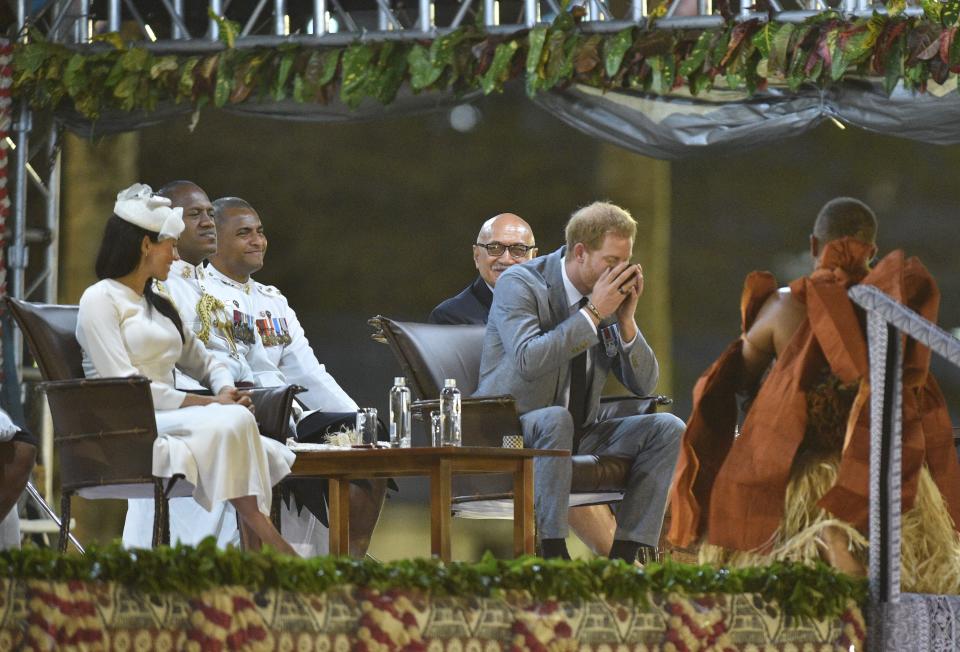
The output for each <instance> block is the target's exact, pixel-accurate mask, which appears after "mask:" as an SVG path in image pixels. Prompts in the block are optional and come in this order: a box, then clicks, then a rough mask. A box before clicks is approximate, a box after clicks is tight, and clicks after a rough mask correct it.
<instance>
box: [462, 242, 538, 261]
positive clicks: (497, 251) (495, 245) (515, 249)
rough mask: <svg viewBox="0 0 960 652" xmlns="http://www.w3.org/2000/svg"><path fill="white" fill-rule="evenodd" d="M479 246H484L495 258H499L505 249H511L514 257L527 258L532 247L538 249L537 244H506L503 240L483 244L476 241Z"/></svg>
mask: <svg viewBox="0 0 960 652" xmlns="http://www.w3.org/2000/svg"><path fill="white" fill-rule="evenodd" d="M474 244H475V245H476V246H478V247H483V248H484V249H486V250H487V255H488V256H492V257H493V258H499V257H500V256H502V255H503V252H504V251H509V252H510V256H511V257H512V258H517V259H520V258H526V257H527V254H528V253H530V250H531V249H536V248H537V246H536V245H523V244H512V245H505V244H503V243H502V242H491V243H489V244H482V243H479V242H475V243H474Z"/></svg>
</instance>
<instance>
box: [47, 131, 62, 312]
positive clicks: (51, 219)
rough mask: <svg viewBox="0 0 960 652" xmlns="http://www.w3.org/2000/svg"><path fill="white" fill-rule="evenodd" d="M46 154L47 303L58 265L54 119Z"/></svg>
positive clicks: (55, 284)
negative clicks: (47, 163)
mask: <svg viewBox="0 0 960 652" xmlns="http://www.w3.org/2000/svg"><path fill="white" fill-rule="evenodd" d="M47 156H48V159H47V160H48V161H49V162H50V174H49V177H48V179H47V214H46V227H47V236H48V238H49V240H50V241H49V243H48V244H47V255H46V263H47V275H46V278H45V279H44V281H43V300H44V301H46V302H47V303H56V302H57V299H58V297H57V291H58V289H59V288H58V282H59V278H58V275H57V273H58V271H59V269H58V266H59V264H60V157H61V147H60V136H59V125H58V123H57V121H56V120H54V123H53V124H52V125H51V126H50V138H49V140H48V142H47Z"/></svg>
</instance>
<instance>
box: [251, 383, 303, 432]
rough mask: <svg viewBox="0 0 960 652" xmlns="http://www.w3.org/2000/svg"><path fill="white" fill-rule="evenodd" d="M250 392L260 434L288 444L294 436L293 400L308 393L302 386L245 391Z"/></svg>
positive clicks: (255, 388)
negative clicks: (292, 424) (298, 395)
mask: <svg viewBox="0 0 960 652" xmlns="http://www.w3.org/2000/svg"><path fill="white" fill-rule="evenodd" d="M244 391H248V392H250V399H251V400H252V401H253V409H254V412H253V413H254V415H255V416H256V417H257V426H258V427H259V428H260V434H261V435H263V436H265V437H270V438H271V439H276V440H277V441H279V442H286V441H287V437H292V436H293V434H294V433H293V430H292V429H291V427H290V417H291V416H292V415H293V398H294V397H295V396H296V395H297V394H299V393H301V392H305V391H307V390H306V388H305V387H301V386H300V385H281V386H279V387H254V388H252V389H248V390H244Z"/></svg>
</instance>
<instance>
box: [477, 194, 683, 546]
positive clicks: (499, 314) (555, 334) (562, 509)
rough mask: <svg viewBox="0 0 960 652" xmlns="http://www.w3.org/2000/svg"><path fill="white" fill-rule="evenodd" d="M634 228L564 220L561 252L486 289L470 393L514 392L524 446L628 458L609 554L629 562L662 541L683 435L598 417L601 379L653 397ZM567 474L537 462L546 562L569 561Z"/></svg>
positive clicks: (667, 419) (619, 219) (617, 213)
mask: <svg viewBox="0 0 960 652" xmlns="http://www.w3.org/2000/svg"><path fill="white" fill-rule="evenodd" d="M636 229H637V225H636V222H635V221H634V219H633V218H632V217H631V216H630V214H629V213H628V212H627V211H625V210H623V209H622V208H620V207H618V206H615V205H613V204H610V203H606V202H595V203H593V204H591V205H589V206H587V207H585V208H581V209H580V210H578V211H577V212H575V213H574V214H573V216H571V218H570V220H569V222H568V223H567V227H566V240H567V244H566V246H564V247H561V248H560V249H558V250H557V251H555V252H553V253H552V254H549V255H547V256H543V257H541V258H536V259H534V260H532V261H530V262H527V263H524V264H522V265H514V266H513V267H511V268H510V269H508V270H506V271H505V272H504V273H503V274H502V275H501V276H500V279H499V280H498V281H497V290H496V292H494V297H493V305H492V307H491V309H490V317H489V320H488V322H487V331H486V335H485V338H484V344H483V357H482V359H481V363H480V385H479V387H478V388H477V394H478V395H488V396H489V395H495V394H512V395H513V397H514V398H515V399H516V401H517V408H518V409H519V411H520V414H521V417H520V423H521V426H522V428H523V437H524V444H525V445H526V446H528V447H531V448H544V449H565V450H571V451H573V452H575V453H580V454H604V455H614V456H619V457H626V458H629V459H631V460H633V464H632V467H631V470H630V476H629V479H628V483H627V487H626V492H625V494H624V498H623V502H622V503H621V505H620V507H619V509H618V510H617V531H616V534H615V537H614V542H613V546H612V547H611V549H610V554H609V556H610V557H611V558H612V559H624V560H627V561H629V562H632V561H634V560H635V559H636V556H637V551H638V550H639V549H640V547H641V546H645V547H651V548H652V547H654V546H656V544H657V541H658V539H659V537H660V528H661V526H662V524H663V513H664V509H665V508H666V500H667V491H668V489H669V487H670V481H671V478H672V476H673V470H674V466H675V465H676V461H677V456H678V454H679V451H680V441H681V435H682V434H683V429H684V424H683V421H681V420H680V419H678V418H677V417H675V416H673V415H672V414H647V415H635V416H627V417H623V418H617V419H608V420H605V421H599V420H598V414H599V404H600V392H601V390H602V389H603V385H604V382H605V381H606V378H607V375H608V374H609V373H610V372H611V371H612V372H613V373H615V374H616V376H617V378H618V379H619V380H620V382H622V383H623V384H624V385H625V386H626V387H627V389H629V390H631V391H632V392H634V393H636V394H639V395H645V394H649V393H650V392H652V391H653V389H654V388H655V387H656V384H657V379H658V376H659V366H658V364H657V358H656V356H655V355H654V353H653V350H652V349H651V348H650V346H649V345H648V344H647V342H646V340H645V339H644V338H643V335H642V334H641V333H640V329H639V328H638V327H637V323H636V321H635V319H634V312H635V311H636V307H637V300H638V299H639V298H640V295H641V294H642V293H643V269H642V268H641V267H640V265H635V264H631V263H630V262H629V260H630V256H631V254H632V252H633V239H634V237H635V236H636ZM601 336H602V339H601ZM602 340H603V341H602ZM570 477H571V465H570V460H569V458H566V459H564V458H543V459H538V460H537V461H536V462H535V493H536V515H537V525H538V528H539V531H540V538H541V548H542V551H543V555H544V556H545V557H564V558H569V554H568V552H567V547H566V542H565V541H564V539H565V538H566V536H567V508H568V503H569V496H570Z"/></svg>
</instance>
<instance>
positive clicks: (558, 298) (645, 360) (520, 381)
mask: <svg viewBox="0 0 960 652" xmlns="http://www.w3.org/2000/svg"><path fill="white" fill-rule="evenodd" d="M564 250H565V247H561V248H560V249H558V250H557V251H554V252H553V253H551V254H549V255H547V256H542V257H540V258H535V259H533V260H531V261H529V262H527V263H523V264H522V265H514V266H512V267H510V268H509V269H508V270H506V271H505V272H504V273H503V274H502V275H501V276H500V278H499V279H498V280H497V287H496V289H495V291H494V293H493V305H492V306H491V308H490V317H489V319H488V321H487V331H486V334H485V336H484V341H483V357H482V358H481V361H480V384H479V386H478V387H477V392H476V394H477V395H478V396H492V395H497V394H512V395H513V397H514V398H515V399H516V401H517V409H518V410H519V411H520V413H521V414H524V413H526V412H530V411H531V410H537V409H540V408H544V407H548V406H551V405H561V406H562V405H564V404H565V403H564V401H565V396H564V394H565V389H566V387H567V386H568V384H569V375H570V361H571V360H572V359H573V358H574V357H576V356H577V355H578V354H579V353H580V352H581V351H584V350H585V349H587V348H591V347H592V348H593V351H592V352H591V360H592V363H593V374H592V378H591V382H590V394H589V403H588V409H587V423H593V422H594V421H596V419H597V410H598V406H599V404H600V392H601V391H602V390H603V385H604V382H605V381H606V378H607V374H609V373H610V372H611V371H613V372H614V373H615V374H616V376H617V378H619V379H620V382H622V383H623V384H624V385H625V386H626V387H627V389H629V390H630V391H632V392H634V393H636V394H639V395H641V396H643V395H646V394H649V393H651V392H652V391H653V390H654V388H655V387H656V384H657V378H658V376H659V373H660V370H659V366H658V364H657V358H656V356H655V355H654V354H653V350H652V349H651V348H650V346H649V345H648V344H647V342H646V340H645V339H644V338H643V335H642V334H641V333H639V332H638V333H637V337H636V339H635V340H634V341H633V342H631V343H630V345H629V346H626V347H625V346H624V345H623V342H619V350H618V353H617V356H616V357H613V358H610V357H607V355H606V353H605V352H604V350H603V348H602V346H601V345H600V340H599V338H598V337H597V335H596V333H594V331H593V328H592V327H591V325H590V323H589V322H588V321H587V320H586V319H584V317H583V315H580V314H576V313H574V314H573V315H570V308H569V306H568V305H567V295H566V291H565V290H564V287H563V277H562V276H561V273H560V259H561V258H562V257H563V255H564Z"/></svg>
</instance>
